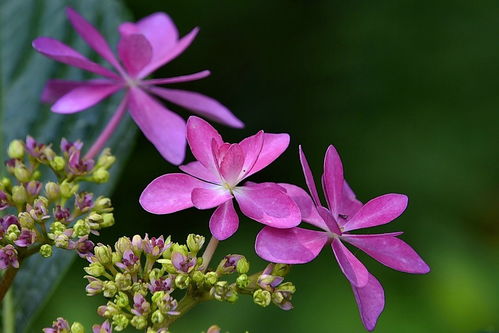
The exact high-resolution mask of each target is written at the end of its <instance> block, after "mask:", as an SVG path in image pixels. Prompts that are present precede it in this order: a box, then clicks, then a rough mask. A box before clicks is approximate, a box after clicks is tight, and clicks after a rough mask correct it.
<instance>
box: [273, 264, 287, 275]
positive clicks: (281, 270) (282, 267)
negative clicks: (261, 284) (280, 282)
mask: <svg viewBox="0 0 499 333" xmlns="http://www.w3.org/2000/svg"><path fill="white" fill-rule="evenodd" d="M290 270H291V265H288V264H275V266H274V269H273V270H272V275H276V276H286V275H287V274H288V273H289V271H290Z"/></svg>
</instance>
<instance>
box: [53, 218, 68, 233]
mask: <svg viewBox="0 0 499 333" xmlns="http://www.w3.org/2000/svg"><path fill="white" fill-rule="evenodd" d="M50 231H51V232H52V233H53V234H54V235H56V236H57V235H60V234H62V233H63V232H64V231H66V226H65V225H64V224H62V223H61V222H59V221H55V222H54V223H52V224H51V225H50Z"/></svg>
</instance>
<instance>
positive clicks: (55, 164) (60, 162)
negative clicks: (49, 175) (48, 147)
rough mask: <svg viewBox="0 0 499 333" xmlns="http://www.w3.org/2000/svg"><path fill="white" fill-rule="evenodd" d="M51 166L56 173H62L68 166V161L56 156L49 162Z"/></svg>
mask: <svg viewBox="0 0 499 333" xmlns="http://www.w3.org/2000/svg"><path fill="white" fill-rule="evenodd" d="M49 165H50V167H51V168H52V169H54V170H55V171H62V170H64V167H65V166H66V161H65V160H64V158H63V157H62V156H55V157H54V158H53V159H52V160H51V161H49Z"/></svg>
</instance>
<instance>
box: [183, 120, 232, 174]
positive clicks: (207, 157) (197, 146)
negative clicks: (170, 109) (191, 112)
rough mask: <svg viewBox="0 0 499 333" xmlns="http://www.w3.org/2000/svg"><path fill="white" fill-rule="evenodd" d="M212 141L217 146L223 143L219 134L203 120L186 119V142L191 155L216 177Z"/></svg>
mask: <svg viewBox="0 0 499 333" xmlns="http://www.w3.org/2000/svg"><path fill="white" fill-rule="evenodd" d="M212 140H214V142H215V144H216V145H217V146H218V145H221V144H222V143H223V141H222V137H221V136H220V134H218V132H217V131H216V130H215V129H214V128H213V126H211V125H210V124H208V122H206V121H205V120H203V119H201V118H198V117H194V116H191V117H189V119H187V142H189V146H190V147H191V151H192V154H193V155H194V157H195V158H196V159H197V160H198V161H199V162H201V163H202V164H203V165H204V166H205V167H206V168H207V169H208V170H210V171H211V172H212V173H213V174H215V175H217V173H218V171H217V170H218V168H217V166H216V164H215V161H214V156H213V150H212V146H211V144H212Z"/></svg>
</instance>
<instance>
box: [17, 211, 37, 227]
mask: <svg viewBox="0 0 499 333" xmlns="http://www.w3.org/2000/svg"><path fill="white" fill-rule="evenodd" d="M18 219H19V224H20V225H21V227H23V228H26V229H33V227H34V226H35V220H33V218H32V217H31V215H30V214H29V213H28V212H21V213H19V215H18Z"/></svg>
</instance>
